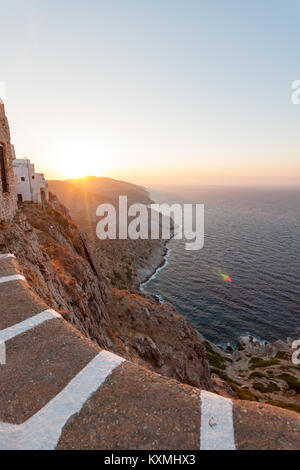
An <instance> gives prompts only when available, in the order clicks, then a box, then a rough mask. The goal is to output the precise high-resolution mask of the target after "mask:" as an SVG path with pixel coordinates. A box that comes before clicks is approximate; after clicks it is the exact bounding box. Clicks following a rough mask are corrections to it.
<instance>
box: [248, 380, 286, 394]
mask: <svg viewBox="0 0 300 470" xmlns="http://www.w3.org/2000/svg"><path fill="white" fill-rule="evenodd" d="M253 388H254V390H258V391H259V392H261V393H273V392H278V391H279V390H280V388H279V387H278V385H277V384H276V383H275V382H269V383H268V385H264V384H262V383H261V382H255V383H254V384H253Z"/></svg>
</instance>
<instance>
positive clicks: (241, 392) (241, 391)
mask: <svg viewBox="0 0 300 470" xmlns="http://www.w3.org/2000/svg"><path fill="white" fill-rule="evenodd" d="M212 372H214V373H215V374H217V375H218V376H219V377H220V378H221V379H222V380H224V382H226V383H227V384H228V385H229V387H230V388H231V389H232V390H233V391H234V392H235V393H236V395H237V397H238V398H239V399H240V400H248V401H256V398H255V396H254V395H253V393H251V392H250V390H249V389H248V388H246V387H241V386H240V385H241V384H240V383H239V382H237V381H236V380H233V379H231V378H230V377H228V375H226V374H225V373H224V372H222V371H220V370H217V369H213V370H212Z"/></svg>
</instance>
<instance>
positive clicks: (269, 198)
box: [142, 187, 300, 348]
mask: <svg viewBox="0 0 300 470" xmlns="http://www.w3.org/2000/svg"><path fill="white" fill-rule="evenodd" d="M150 194H151V197H152V199H153V200H155V202H160V203H161V202H167V203H169V204H171V203H175V202H179V203H187V202H190V203H191V202H192V203H201V204H204V213H205V223H204V246H203V248H202V249H201V250H198V251H187V250H186V249H185V243H186V240H184V239H183V240H171V241H170V242H169V244H168V254H167V255H166V259H165V264H164V266H163V269H161V268H160V269H158V270H157V272H156V273H155V274H154V275H153V276H152V277H151V278H150V279H149V280H148V281H147V282H146V284H144V285H143V286H142V289H143V290H144V291H145V292H147V293H149V294H154V295H156V296H158V297H159V298H160V300H161V301H168V302H171V303H172V304H173V305H175V307H176V308H177V310H178V311H179V313H181V314H182V315H184V316H185V317H186V318H187V319H188V320H189V321H190V322H191V323H192V325H193V326H194V327H195V328H196V329H197V330H198V331H199V332H200V333H201V334H203V335H204V336H205V337H206V338H207V339H209V340H210V341H212V342H214V343H216V344H218V345H220V346H221V347H223V348H226V347H228V346H231V347H232V348H235V347H236V345H237V340H238V337H239V336H241V335H252V336H253V337H255V338H256V339H258V340H259V341H270V342H274V341H276V340H278V339H283V340H286V338H287V337H291V338H293V339H297V338H300V188H277V189H276V188H228V187H224V188H212V187H210V188H197V187H194V188H184V187H181V188H177V189H176V188H175V189H172V193H162V192H158V191H151V190H150ZM222 274H225V275H228V276H229V277H230V279H231V281H232V282H227V281H226V280H224V277H223V276H222Z"/></svg>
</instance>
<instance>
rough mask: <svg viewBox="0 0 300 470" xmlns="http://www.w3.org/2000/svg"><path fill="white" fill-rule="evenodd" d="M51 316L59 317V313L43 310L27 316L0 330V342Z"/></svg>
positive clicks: (50, 318)
mask: <svg viewBox="0 0 300 470" xmlns="http://www.w3.org/2000/svg"><path fill="white" fill-rule="evenodd" d="M53 318H61V315H60V314H59V313H57V312H55V310H51V309H49V310H44V312H41V313H38V314H37V315H34V317H30V318H27V319H26V320H24V321H22V322H20V323H17V324H16V325H13V326H10V327H9V328H6V329H5V330H0V342H1V341H2V342H5V341H8V340H10V339H12V338H14V337H15V336H18V335H21V334H22V333H25V331H28V330H31V329H32V328H35V327H36V326H38V325H40V324H41V323H44V322H45V321H47V320H52V319H53Z"/></svg>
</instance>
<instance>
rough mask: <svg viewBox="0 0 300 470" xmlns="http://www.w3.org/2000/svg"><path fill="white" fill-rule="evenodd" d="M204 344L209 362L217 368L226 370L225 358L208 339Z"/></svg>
mask: <svg viewBox="0 0 300 470" xmlns="http://www.w3.org/2000/svg"><path fill="white" fill-rule="evenodd" d="M203 345H204V347H205V349H206V357H207V360H208V362H209V364H210V365H211V366H212V367H216V368H217V369H222V370H225V369H226V364H225V362H224V361H225V360H224V358H223V357H222V356H221V355H220V354H218V353H216V352H215V351H214V350H213V348H212V346H211V345H210V344H209V343H208V342H207V341H204V343H203Z"/></svg>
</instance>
